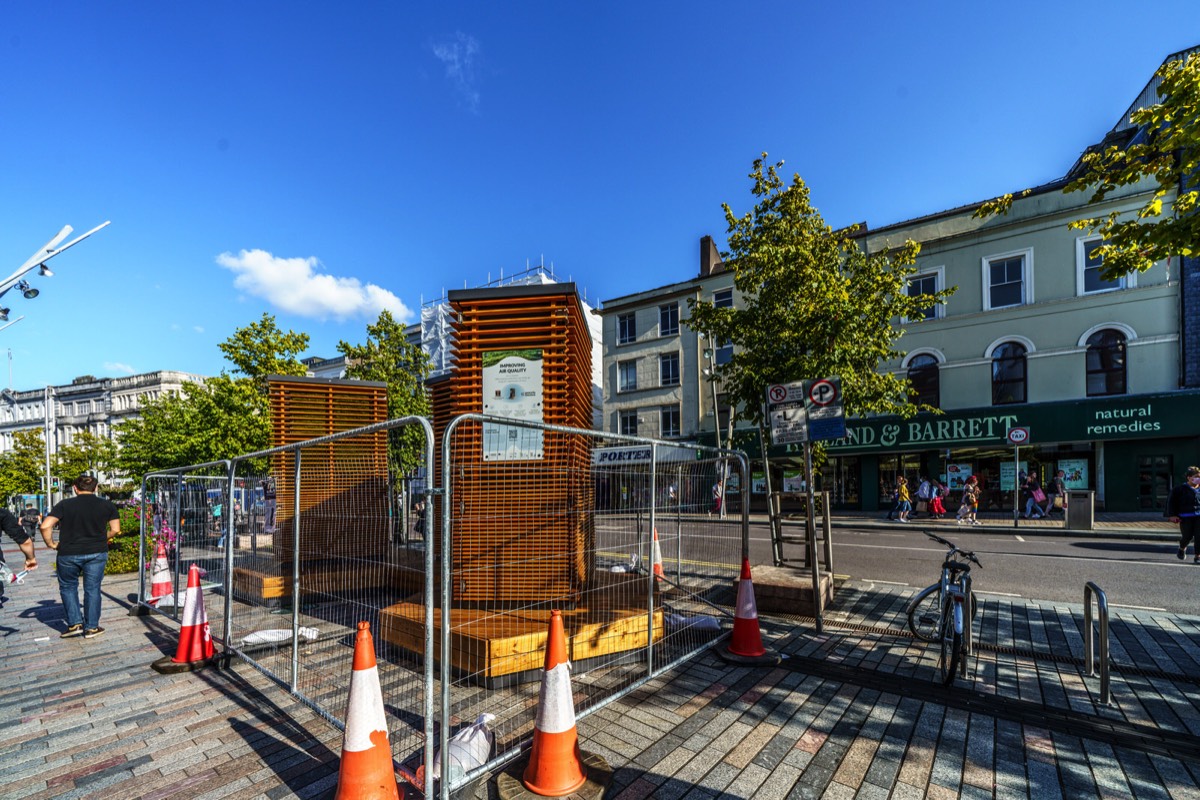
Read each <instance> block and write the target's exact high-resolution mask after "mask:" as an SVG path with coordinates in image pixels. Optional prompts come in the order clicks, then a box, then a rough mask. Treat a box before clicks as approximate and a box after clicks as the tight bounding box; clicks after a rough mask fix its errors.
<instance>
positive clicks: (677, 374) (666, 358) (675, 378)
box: [658, 350, 683, 386]
mask: <svg viewBox="0 0 1200 800" xmlns="http://www.w3.org/2000/svg"><path fill="white" fill-rule="evenodd" d="M682 362H683V359H681V358H680V357H679V351H678V350H672V351H671V352H669V353H659V354H658V385H659V386H678V385H679V382H680V380H681V378H682V373H681V367H682ZM672 363H673V364H674V371H673V374H668V373H670V372H671V371H672V370H671V369H670V368H669V366H670V365H671V364H672Z"/></svg>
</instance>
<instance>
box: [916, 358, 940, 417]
mask: <svg viewBox="0 0 1200 800" xmlns="http://www.w3.org/2000/svg"><path fill="white" fill-rule="evenodd" d="M908 382H909V384H911V385H912V388H913V389H914V390H915V391H916V393H917V395H916V397H914V398H913V401H914V402H916V403H920V404H922V405H927V406H933V407H934V408H940V407H941V376H940V373H939V370H938V362H937V359H936V358H934V357H933V356H931V355H928V354H927V353H922V354H921V355H919V356H913V358H912V361H909V362H908Z"/></svg>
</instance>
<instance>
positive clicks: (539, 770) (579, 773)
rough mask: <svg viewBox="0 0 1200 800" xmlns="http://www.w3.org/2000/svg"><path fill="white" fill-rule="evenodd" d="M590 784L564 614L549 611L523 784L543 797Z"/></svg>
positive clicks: (570, 791)
mask: <svg viewBox="0 0 1200 800" xmlns="http://www.w3.org/2000/svg"><path fill="white" fill-rule="evenodd" d="M585 782H587V775H585V774H584V771H583V760H582V753H580V751H579V734H578V732H577V731H576V730H575V698H574V697H573V696H572V694H571V662H570V661H568V660H567V635H566V632H565V631H564V629H563V621H562V612H560V611H551V612H550V632H549V635H548V636H547V637H546V667H545V671H544V672H543V673H542V687H541V690H540V691H539V692H538V709H537V720H536V721H535V722H534V726H533V749H532V750H530V752H529V766H527V767H526V768H525V773H524V775H523V776H522V783H524V785H525V788H526V789H528V790H529V791H531V792H533V793H534V794H540V795H542V796H544V797H560V796H562V795H568V794H571V793H572V792H574V791H575V790H576V789H578V788H579V787H580V786H583V784H584V783H585Z"/></svg>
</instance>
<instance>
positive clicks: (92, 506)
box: [41, 475, 121, 639]
mask: <svg viewBox="0 0 1200 800" xmlns="http://www.w3.org/2000/svg"><path fill="white" fill-rule="evenodd" d="M96 484H97V481H96V479H95V477H93V476H91V475H80V476H79V477H78V478H76V479H75V483H74V484H73V486H74V488H75V496H74V497H69V498H67V499H66V500H63V501H61V502H60V503H58V504H57V505H55V506H54V508H52V509H50V513H49V514H47V515H46V516H45V517H43V518H42V527H41V530H42V539H43V541H45V542H46V546H47V547H49V548H50V549H51V550H57V551H58V568H57V572H58V593H59V596H60V597H61V598H62V602H63V610H64V611H65V612H66V615H67V629H66V630H65V631H63V632H62V633H61V634H59V635H60V636H61V637H62V638H64V639H66V638H68V637H71V636H83V638H85V639H93V638H95V637H97V636H99V635H100V634H102V633H104V628H101V627H100V582H101V580H103V578H104V567H105V565H107V564H108V542H109V540H110V539H112V538H113V537H115V536H116V535H117V534H118V533H120V532H121V521H120V514H119V513H118V512H117V507H116V506H114V505H113V504H112V503H110V502H109V501H107V500H105V499H104V498H102V497H97V496H96ZM55 525H57V526H58V542H57V543H55V542H54V538H53V537H54V526H55ZM80 577H82V578H83V613H82V614H80V608H79V578H80Z"/></svg>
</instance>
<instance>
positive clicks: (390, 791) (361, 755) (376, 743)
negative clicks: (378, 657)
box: [334, 622, 400, 800]
mask: <svg viewBox="0 0 1200 800" xmlns="http://www.w3.org/2000/svg"><path fill="white" fill-rule="evenodd" d="M334 797H335V800H393V799H394V800H399V798H400V791H399V788H398V787H397V784H396V772H395V769H394V767H393V766H392V746H391V745H390V744H389V743H388V730H387V719H386V718H385V717H384V714H383V692H382V690H381V689H380V688H379V668H378V667H376V666H375V640H374V639H372V638H371V623H369V622H360V623H358V634H357V636H355V638H354V666H353V672H351V673H350V699H349V700H347V701H346V731H345V734H344V735H343V737H342V764H341V766H340V767H339V768H338V785H337V794H336V795H335V796H334Z"/></svg>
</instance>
